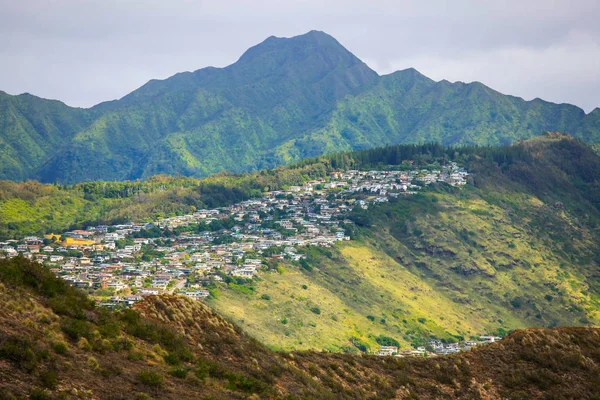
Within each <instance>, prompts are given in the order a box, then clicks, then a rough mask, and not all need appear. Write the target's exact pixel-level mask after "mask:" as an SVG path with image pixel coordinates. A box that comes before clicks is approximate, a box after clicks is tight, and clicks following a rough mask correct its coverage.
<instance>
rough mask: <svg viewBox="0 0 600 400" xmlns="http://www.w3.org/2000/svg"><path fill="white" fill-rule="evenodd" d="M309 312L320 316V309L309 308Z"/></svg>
mask: <svg viewBox="0 0 600 400" xmlns="http://www.w3.org/2000/svg"><path fill="white" fill-rule="evenodd" d="M310 311H311V312H313V313H314V314H317V315H318V314H321V309H320V308H319V307H311V309H310Z"/></svg>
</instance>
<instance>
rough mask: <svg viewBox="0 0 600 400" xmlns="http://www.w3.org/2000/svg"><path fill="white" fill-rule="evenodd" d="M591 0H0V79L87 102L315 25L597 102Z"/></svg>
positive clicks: (513, 87)
mask: <svg viewBox="0 0 600 400" xmlns="http://www.w3.org/2000/svg"><path fill="white" fill-rule="evenodd" d="M599 21H600V2H599V1H598V0H570V1H558V0H519V1H513V0H495V1H490V2H487V1H474V0H473V1H466V0H447V1H435V0H429V1H427V0H420V1H404V0H395V1H394V0H389V1H388V0H368V1H367V0H365V1H357V0H345V1H341V0H339V1H338V0H329V1H328V0H304V1H300V0H285V1H283V0H282V1H275V0H246V1H234V0H218V1H202V0H196V1H191V0H163V1H158V0H19V1H16V0H0V90H3V91H5V92H8V93H10V94H20V93H24V92H28V93H32V94H35V95H37V96H40V97H44V98H51V99H58V100H61V101H63V102H65V103H66V104H68V105H70V106H77V107H90V106H92V105H94V104H97V103H99V102H102V101H107V100H113V99H117V98H120V97H123V96H124V95H126V94H127V93H129V92H131V91H132V90H134V89H136V88H138V87H139V86H141V85H143V84H144V83H146V82H147V81H148V80H150V79H164V78H167V77H169V76H171V75H173V74H175V73H177V72H183V71H194V70H196V69H200V68H203V67H206V66H215V67H223V66H226V65H229V64H231V63H233V62H235V61H236V60H237V59H238V58H239V57H240V56H241V55H242V53H243V52H244V51H245V50H246V49H247V48H249V47H251V46H253V45H255V44H257V43H260V42H261V41H263V40H264V39H266V38H267V37H269V36H271V35H274V36H279V37H290V36H295V35H299V34H302V33H306V32H308V31H310V30H313V29H317V30H321V31H324V32H327V33H329V34H330V35H332V36H334V37H335V38H336V39H337V40H338V41H339V42H340V43H341V44H342V45H344V46H345V47H346V48H347V49H349V50H350V51H351V52H353V53H354V54H355V55H356V56H357V57H359V58H360V59H362V60H363V61H364V62H366V63H367V64H368V65H369V66H370V67H371V68H373V69H374V70H375V71H377V72H378V73H379V74H387V73H391V72H393V71H396V70H399V69H405V68H409V67H413V68H416V69H417V70H419V71H420V72H421V73H423V74H424V75H426V76H428V77H430V78H432V79H435V80H442V79H447V80H449V81H452V82H454V81H462V82H472V81H479V82H482V83H484V84H486V85H488V86H490V87H492V88H493V89H496V90H498V91H500V92H502V93H505V94H511V95H516V96H520V97H523V98H524V99H526V100H531V99H534V98H536V97H539V98H542V99H544V100H548V101H552V102H556V103H571V104H575V105H577V106H579V107H581V108H583V109H584V110H585V111H586V112H589V111H591V110H593V109H594V108H595V107H600V22H599Z"/></svg>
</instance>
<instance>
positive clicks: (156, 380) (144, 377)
mask: <svg viewBox="0 0 600 400" xmlns="http://www.w3.org/2000/svg"><path fill="white" fill-rule="evenodd" d="M138 377H139V378H140V382H142V383H143V384H144V385H148V386H154V387H158V386H161V385H162V384H163V380H164V379H163V377H162V376H161V375H160V374H158V373H157V372H155V371H153V370H151V369H144V370H141V371H140V372H139V374H138Z"/></svg>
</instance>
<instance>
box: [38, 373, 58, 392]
mask: <svg viewBox="0 0 600 400" xmlns="http://www.w3.org/2000/svg"><path fill="white" fill-rule="evenodd" d="M40 381H41V382H42V386H44V387H45V388H48V389H55V388H56V387H57V386H58V374H57V373H56V371H45V372H43V373H41V374H40Z"/></svg>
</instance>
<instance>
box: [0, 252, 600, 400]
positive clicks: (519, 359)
mask: <svg viewBox="0 0 600 400" xmlns="http://www.w3.org/2000/svg"><path fill="white" fill-rule="evenodd" d="M0 281H1V283H2V284H1V285H0V301H1V302H2V303H1V304H3V306H2V307H1V308H0V384H1V385H0V387H1V389H0V390H1V391H0V393H1V394H2V396H3V398H23V397H26V396H31V398H55V397H56V398H73V399H76V398H82V399H131V398H139V399H148V398H157V399H158V398H160V399H186V398H198V397H209V396H212V397H215V398H234V399H235V398H248V397H252V396H254V397H255V398H319V399H333V398H337V399H339V398H343V399H362V398H379V399H384V398H400V399H404V398H415V397H417V398H421V399H434V398H440V397H443V398H450V399H458V398H486V399H500V398H511V399H518V398H528V399H535V398H547V396H548V395H552V396H553V397H554V398H580V399H591V398H594V396H595V394H597V393H598V391H599V390H600V379H599V378H600V350H598V349H599V347H600V346H598V345H599V344H600V332H599V330H598V329H594V328H555V329H547V330H545V329H526V330H519V331H516V332H514V333H512V334H510V335H509V336H508V337H506V338H505V339H504V340H503V341H501V342H499V343H494V344H491V345H488V346H484V347H482V348H478V349H475V350H473V351H472V352H469V353H460V354H455V355H451V356H444V357H437V358H434V359H426V358H420V359H399V358H396V357H376V356H352V355H342V354H328V353H316V352H299V353H298V352H296V353H279V352H273V351H271V350H269V349H267V348H266V347H264V346H263V345H261V344H259V343H258V342H257V341H255V340H254V339H252V338H250V337H248V336H247V335H245V334H244V333H243V332H242V331H241V330H240V329H239V328H238V327H236V326H235V325H233V324H232V323H230V322H227V321H225V320H224V319H223V318H221V317H220V316H219V315H217V314H215V313H214V312H213V311H212V310H211V309H210V308H209V307H208V306H207V305H205V304H202V303H200V302H196V301H194V300H191V299H187V298H184V297H179V296H161V297H149V298H147V299H145V300H144V301H143V302H141V303H139V304H138V305H136V307H135V309H134V310H126V311H123V312H112V311H106V310H101V309H97V308H95V307H94V306H93V303H91V302H89V301H87V300H86V299H87V298H86V297H85V295H83V294H82V293H81V292H79V291H77V290H75V289H73V288H71V287H69V286H67V285H66V284H65V283H64V282H62V281H60V280H58V279H56V278H55V277H53V276H52V275H51V274H50V273H49V272H48V271H46V270H44V269H43V268H42V267H41V266H40V265H38V264H36V263H32V262H29V261H27V260H24V259H18V258H15V259H12V260H2V261H0Z"/></svg>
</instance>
